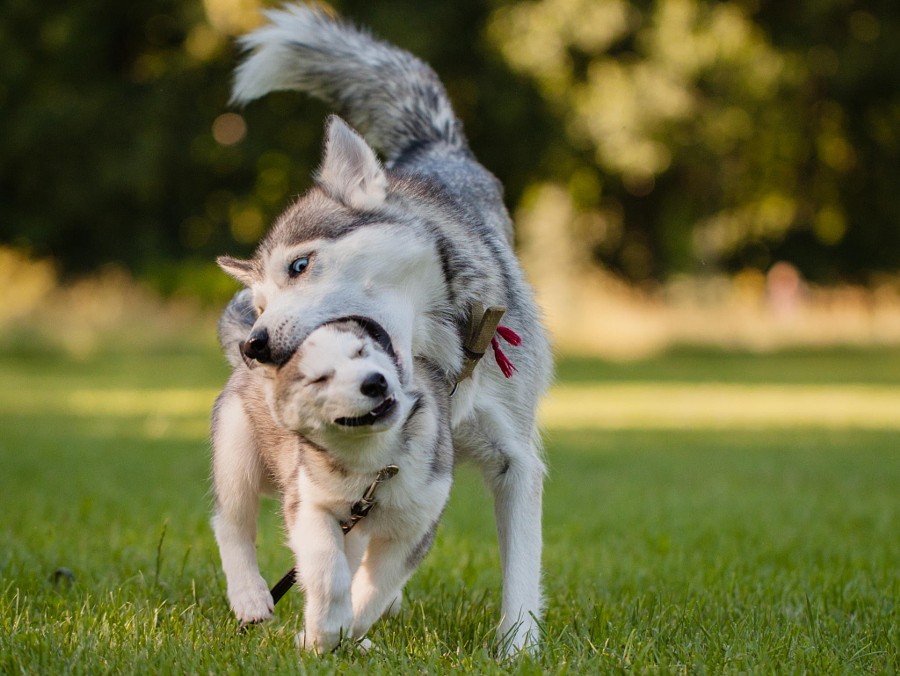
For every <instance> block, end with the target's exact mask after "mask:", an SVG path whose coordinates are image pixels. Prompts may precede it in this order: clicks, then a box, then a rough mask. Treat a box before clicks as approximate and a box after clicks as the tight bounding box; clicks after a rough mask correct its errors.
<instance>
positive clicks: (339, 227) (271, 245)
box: [258, 188, 383, 257]
mask: <svg viewBox="0 0 900 676" xmlns="http://www.w3.org/2000/svg"><path fill="white" fill-rule="evenodd" d="M382 218H383V217H382V216H380V215H379V214H377V213H375V212H359V211H353V210H351V209H348V208H347V207H345V206H344V205H342V204H340V203H339V202H335V201H334V200H332V199H331V198H329V197H327V196H326V195H325V194H324V193H323V192H322V191H321V190H319V189H317V188H313V189H311V190H310V191H309V192H308V193H307V194H306V195H304V196H302V197H301V198H300V199H298V200H297V201H296V202H295V203H294V204H293V205H291V206H290V207H288V208H287V209H286V210H285V211H284V212H283V213H282V214H281V216H279V217H278V219H277V220H276V221H275V224H274V225H273V226H272V228H271V229H270V230H269V232H268V234H267V235H266V237H265V239H263V241H262V242H261V243H260V247H259V250H258V253H259V255H260V256H261V257H268V254H269V252H271V251H273V250H275V249H276V248H277V247H279V246H283V245H285V244H289V243H300V242H307V241H313V240H333V239H338V238H340V237H343V236H344V235H346V234H348V233H350V232H353V231H354V230H357V229H358V228H361V227H364V226H366V225H370V224H372V223H374V222H377V221H380V220H382Z"/></svg>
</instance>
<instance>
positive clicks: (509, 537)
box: [488, 447, 544, 653]
mask: <svg viewBox="0 0 900 676" xmlns="http://www.w3.org/2000/svg"><path fill="white" fill-rule="evenodd" d="M543 477H544V467H543V464H542V463H541V461H540V460H539V457H538V455H537V452H536V451H535V450H534V449H532V448H530V447H529V448H528V450H527V451H526V452H525V453H523V454H521V455H518V454H512V453H511V454H510V455H509V456H508V458H507V461H506V464H504V466H503V467H502V469H501V471H499V472H494V473H492V475H491V473H489V476H488V481H489V483H490V486H491V489H492V490H493V493H494V515H495V518H496V520H497V539H498V541H499V544H500V562H501V566H502V570H503V602H502V613H503V618H502V620H501V623H500V631H499V636H500V639H501V641H502V642H503V643H504V651H505V652H507V653H514V652H518V651H519V650H522V649H523V648H532V647H534V646H536V644H537V640H538V635H537V632H538V626H537V623H538V621H539V620H540V616H541V502H542V493H543Z"/></svg>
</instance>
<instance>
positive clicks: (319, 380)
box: [309, 373, 332, 385]
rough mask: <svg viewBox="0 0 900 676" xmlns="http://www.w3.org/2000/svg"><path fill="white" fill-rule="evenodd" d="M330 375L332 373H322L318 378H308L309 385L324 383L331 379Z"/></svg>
mask: <svg viewBox="0 0 900 676" xmlns="http://www.w3.org/2000/svg"><path fill="white" fill-rule="evenodd" d="M331 375H332V374H331V373H326V374H324V375H321V376H319V377H318V378H316V379H315V380H310V381H309V384H310V385H324V384H325V383H327V382H328V381H329V380H331Z"/></svg>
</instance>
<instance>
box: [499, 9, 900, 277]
mask: <svg viewBox="0 0 900 676" xmlns="http://www.w3.org/2000/svg"><path fill="white" fill-rule="evenodd" d="M490 35H491V37H492V39H493V40H494V42H495V44H496V45H497V47H498V49H500V50H501V52H502V53H503V54H504V56H505V57H506V58H507V60H508V61H509V62H510V64H511V65H512V66H513V67H515V68H516V69H517V70H519V71H520V72H522V73H524V74H527V75H528V76H529V77H531V78H532V79H533V80H534V81H535V82H536V83H537V84H538V85H539V87H540V89H541V91H542V93H543V95H544V97H545V99H546V100H547V102H548V103H549V104H550V105H552V106H553V108H554V110H555V111H556V114H557V115H558V117H559V118H560V120H561V122H562V123H563V124H564V125H565V129H566V135H567V140H568V144H567V148H566V149H565V150H566V154H567V156H568V158H569V159H568V161H566V162H560V163H559V164H558V166H559V168H560V170H559V171H556V172H554V173H552V174H551V175H549V176H548V177H547V178H549V179H552V180H555V181H557V182H561V183H564V184H566V185H568V187H569V192H570V194H571V198H572V200H573V202H574V204H575V207H576V208H577V209H578V210H579V211H581V213H582V217H581V218H576V219H575V222H576V224H579V223H580V224H582V226H581V228H576V232H575V233H574V236H575V237H577V238H581V239H583V240H585V241H586V242H587V243H588V244H589V245H590V246H592V247H593V254H594V258H595V260H596V261H599V262H602V263H604V264H606V265H608V266H610V267H613V268H615V269H618V270H619V271H621V272H623V273H624V274H625V275H626V276H627V277H629V278H631V279H638V280H639V279H642V278H648V277H654V278H660V277H664V276H666V275H667V274H670V273H672V272H679V271H688V272H696V271H698V270H701V269H704V268H706V267H708V266H713V267H715V268H725V269H737V268H740V267H747V266H749V267H759V268H766V267H768V266H769V265H770V264H771V263H772V261H774V260H777V259H779V258H788V259H791V260H793V261H794V262H796V263H797V264H798V265H799V266H800V267H801V269H803V271H804V272H805V273H806V274H807V275H808V276H810V277H812V278H814V279H818V280H823V281H833V280H835V279H836V278H838V277H857V278H859V277H865V276H866V275H867V274H868V273H870V272H872V271H874V270H884V269H896V268H897V266H898V264H900V227H898V226H900V200H898V199H896V198H895V197H894V196H892V195H891V190H890V188H889V187H888V186H889V184H891V183H895V182H896V181H897V180H898V179H900V163H898V159H900V158H898V138H900V136H898V131H897V130H898V129H900V95H898V92H900V87H898V85H900V47H898V44H900V42H898V38H900V7H898V6H897V5H896V3H888V2H882V3H880V5H879V6H878V7H877V8H876V7H872V6H871V5H870V4H866V5H865V6H863V4H862V3H855V2H852V1H850V0H820V1H819V2H805V3H781V2H774V1H773V2H754V1H753V0H732V1H730V2H729V1H725V2H720V1H712V0H653V1H648V2H626V1H625V0H532V1H529V2H521V3H511V4H508V5H505V6H502V7H500V8H498V10H497V11H496V12H495V14H494V15H493V17H492V19H491V22H490Z"/></svg>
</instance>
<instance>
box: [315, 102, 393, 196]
mask: <svg viewBox="0 0 900 676" xmlns="http://www.w3.org/2000/svg"><path fill="white" fill-rule="evenodd" d="M316 182H317V183H318V184H319V187H320V188H322V189H323V190H324V191H325V192H327V193H328V194H329V195H330V196H331V197H332V198H333V199H335V200H337V201H338V202H340V203H341V204H343V205H344V206H347V207H350V208H351V209H360V210H362V211H368V210H371V209H376V208H378V207H379V206H381V204H382V203H383V202H384V200H385V197H386V196H387V177H386V176H385V174H384V169H382V167H381V163H380V162H379V161H378V158H377V157H376V156H375V151H374V150H372V148H370V147H369V145H368V144H367V143H366V142H365V140H363V137H362V136H360V135H359V134H357V133H356V132H355V131H354V130H353V129H351V128H350V126H349V125H348V124H347V123H346V122H344V121H343V120H342V119H341V118H339V117H338V116H337V115H332V116H331V117H330V118H329V119H328V123H327V127H326V130H325V157H324V158H323V160H322V166H321V167H319V171H318V173H317V175H316Z"/></svg>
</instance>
